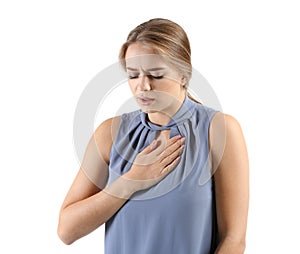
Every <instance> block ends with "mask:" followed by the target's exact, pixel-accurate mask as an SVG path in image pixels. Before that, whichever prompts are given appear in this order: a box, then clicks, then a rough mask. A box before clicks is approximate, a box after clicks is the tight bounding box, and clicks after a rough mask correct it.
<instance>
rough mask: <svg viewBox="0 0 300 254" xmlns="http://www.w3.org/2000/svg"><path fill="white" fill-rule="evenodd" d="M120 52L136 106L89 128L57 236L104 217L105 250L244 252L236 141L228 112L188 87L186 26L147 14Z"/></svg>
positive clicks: (243, 166)
mask: <svg viewBox="0 0 300 254" xmlns="http://www.w3.org/2000/svg"><path fill="white" fill-rule="evenodd" d="M119 57H120V62H121V64H122V65H123V67H124V69H125V71H126V72H127V74H128V83H129V86H130V89H131V91H132V94H133V96H134V97H135V99H136V101H137V103H138V105H139V106H140V110H137V111H134V112H129V113H126V114H123V115H121V116H117V117H114V118H111V119H108V120H106V121H104V122H103V123H102V124H101V125H100V126H99V127H98V128H97V129H96V130H95V132H94V135H93V137H92V138H91V140H90V142H89V144H88V146H87V148H86V152H85V156H84V160H83V162H82V165H81V167H80V169H79V172H78V174H77V176H76V178H75V180H74V182H73V184H72V186H71V188H70V190H69V192H68V194H67V196H66V198H65V200H64V202H63V205H62V208H61V211H60V217H59V225H58V234H59V237H60V238H61V240H62V241H63V242H64V243H66V244H71V243H72V242H74V241H75V240H77V239H79V238H81V237H83V236H85V235H87V234H89V233H90V232H91V231H93V230H95V229H96V228H98V227H99V226H100V225H102V224H103V223H105V253H106V254H122V253H124V254H141V253H143V254H148V253H149V254H154V253H155V254H160V253H162V254H168V253H170V254H171V253H172V254H183V253H184V254H196V253H197V254H200V253H201V254H206V253H215V254H221V253H222V254H229V253H230V254H238V253H243V252H244V249H245V237H246V225H247V213H248V196H249V193H248V181H249V180H248V171H249V169H248V157H247V150H246V145H245V141H244V138H243V134H242V130H241V127H240V125H239V123H238V122H237V120H236V119H234V118H233V117H232V116H230V115H227V114H223V113H221V112H218V111H216V110H214V109H212V108H209V107H206V106H204V105H202V104H201V103H199V102H197V101H196V100H194V99H193V98H192V97H191V96H190V95H189V93H188V92H187V87H188V83H189V80H190V78H191V73H192V66H191V52H190V45H189V41H188V38H187V35H186V33H185V32H184V30H183V29H182V28H181V27H180V26H179V25H178V24H176V23H174V22H172V21H170V20H166V19H152V20H149V21H148V22H145V23H143V24H141V25H139V26H137V27H136V28H135V29H134V30H132V31H131V32H130V34H129V36H128V38H127V41H126V42H125V43H124V44H123V46H122V48H121V51H120V55H119Z"/></svg>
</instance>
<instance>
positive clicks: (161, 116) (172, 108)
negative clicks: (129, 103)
mask: <svg viewBox="0 0 300 254" xmlns="http://www.w3.org/2000/svg"><path fill="white" fill-rule="evenodd" d="M185 96H186V94H182V95H181V96H180V97H179V98H178V100H176V102H174V103H172V104H170V105H169V106H168V107H167V108H166V109H164V110H163V111H164V112H153V113H148V119H149V120H150V122H151V123H154V124H156V125H159V126H165V125H167V124H168V122H170V120H171V118H172V117H173V116H174V115H175V114H176V112H177V111H178V110H179V108H180V107H181V106H182V103H183V101H184V99H185Z"/></svg>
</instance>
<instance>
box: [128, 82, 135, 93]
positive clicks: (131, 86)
mask: <svg viewBox="0 0 300 254" xmlns="http://www.w3.org/2000/svg"><path fill="white" fill-rule="evenodd" d="M128 85H129V88H130V91H131V92H132V93H134V92H135V90H136V84H135V82H134V81H132V80H128Z"/></svg>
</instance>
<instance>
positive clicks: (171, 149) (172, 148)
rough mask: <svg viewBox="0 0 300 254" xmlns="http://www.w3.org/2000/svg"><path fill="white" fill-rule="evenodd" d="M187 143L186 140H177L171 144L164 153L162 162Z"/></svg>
mask: <svg viewBox="0 0 300 254" xmlns="http://www.w3.org/2000/svg"><path fill="white" fill-rule="evenodd" d="M184 143H185V138H184V137H183V138H181V139H178V140H176V142H173V143H171V144H170V145H169V146H168V147H167V148H166V149H165V150H164V151H163V153H162V156H161V160H164V159H165V158H166V157H168V156H169V155H171V154H172V153H174V152H176V151H177V150H178V149H180V147H181V146H182V145H183V144H184Z"/></svg>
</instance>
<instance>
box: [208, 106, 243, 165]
mask: <svg viewBox="0 0 300 254" xmlns="http://www.w3.org/2000/svg"><path fill="white" fill-rule="evenodd" d="M209 146H210V153H211V155H212V165H213V170H214V171H215V170H216V169H217V168H218V167H219V166H220V163H221V161H222V159H224V158H225V157H224V155H226V154H229V151H230V154H231V155H230V156H229V157H231V156H233V153H234V152H238V151H240V152H242V151H245V148H246V145H245V140H244V136H243V132H242V128H241V125H240V123H239V122H238V120H237V119H236V118H235V117H233V116H232V115H229V114H225V113H222V112H217V113H216V114H215V115H214V117H213V118H212V120H211V124H210V128H209ZM242 153H243V152H242Z"/></svg>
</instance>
